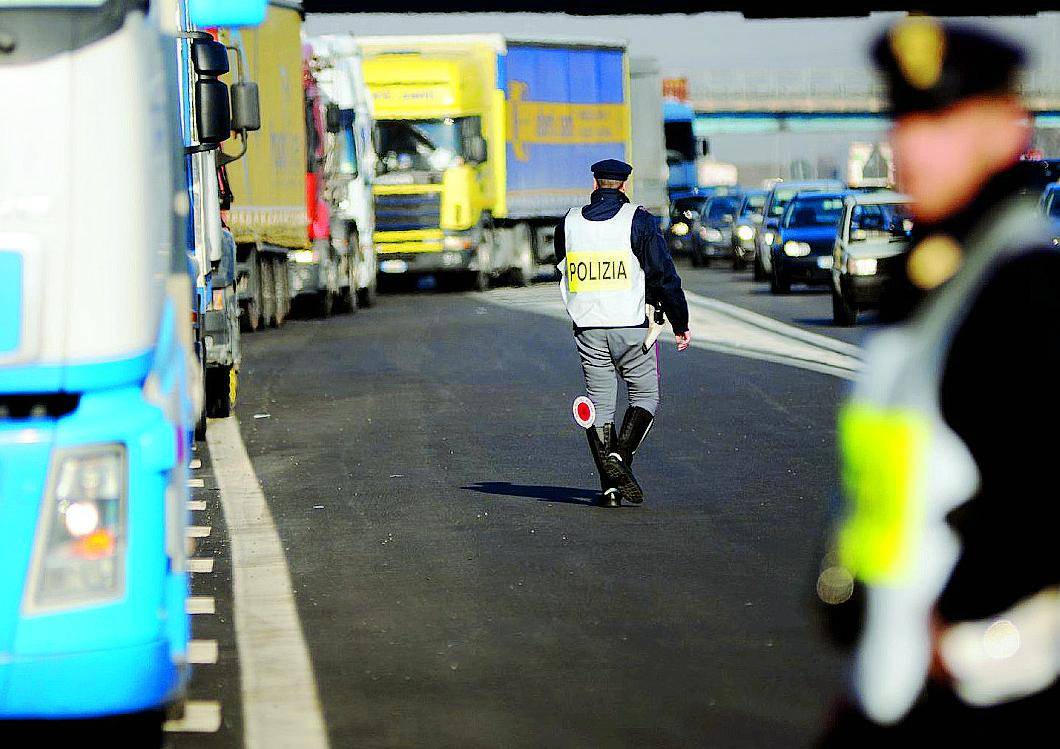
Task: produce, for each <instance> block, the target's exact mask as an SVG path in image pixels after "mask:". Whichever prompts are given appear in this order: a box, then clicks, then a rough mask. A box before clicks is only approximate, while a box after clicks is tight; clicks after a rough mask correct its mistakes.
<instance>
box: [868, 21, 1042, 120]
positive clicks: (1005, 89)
mask: <svg viewBox="0 0 1060 749" xmlns="http://www.w3.org/2000/svg"><path fill="white" fill-rule="evenodd" d="M872 57H873V60H874V61H875V63H876V65H877V66H878V67H879V68H880V70H881V72H882V73H883V77H884V80H885V81H886V83H887V87H888V89H889V93H890V100H891V112H892V113H893V114H895V115H903V114H911V113H914V112H932V111H937V110H940V109H945V108H946V107H949V106H952V105H953V104H956V103H957V102H959V101H961V100H963V99H968V98H971V97H974V96H982V95H988V94H1011V93H1015V90H1016V73H1017V72H1018V71H1019V69H1020V68H1021V67H1022V65H1023V64H1024V62H1025V59H1026V57H1025V55H1024V53H1023V50H1022V49H1020V47H1018V46H1017V45H1015V44H1013V43H1012V42H1010V41H1008V40H1007V39H1003V38H1002V37H999V36H995V35H994V34H991V33H989V32H986V31H984V30H982V29H978V28H975V27H973V26H968V25H963V24H956V23H951V22H945V23H944V22H942V21H939V20H937V19H935V18H929V17H927V16H910V17H908V18H905V19H903V20H901V21H899V22H898V23H896V24H895V25H894V26H892V27H891V28H890V29H888V30H887V31H886V32H885V33H884V34H883V35H882V36H880V37H879V39H877V40H876V43H875V44H874V45H873V48H872Z"/></svg>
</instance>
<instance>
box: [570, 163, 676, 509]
mask: <svg viewBox="0 0 1060 749" xmlns="http://www.w3.org/2000/svg"><path fill="white" fill-rule="evenodd" d="M632 171H633V167H631V166H630V165H629V164H626V163H624V162H622V161H617V160H615V159H607V160H605V161H600V162H597V163H596V164H593V166H592V172H593V177H594V188H595V189H594V190H593V193H592V195H591V196H590V198H589V201H590V202H589V204H588V205H586V206H583V207H581V208H573V209H571V210H570V212H568V213H567V215H566V217H565V218H564V219H563V221H562V222H560V225H559V226H558V227H557V228H556V259H557V261H558V267H559V269H560V271H561V278H560V292H561V294H562V295H563V301H564V304H565V305H566V307H567V312H568V314H570V317H571V320H572V321H573V322H574V338H575V341H576V342H577V345H578V354H579V355H580V357H581V363H582V372H583V374H584V375H585V389H586V391H587V393H588V396H589V399H590V400H591V401H592V402H593V405H594V406H595V407H596V417H595V421H594V423H593V425H592V426H590V427H588V428H587V429H586V430H585V431H586V434H587V436H588V439H589V449H590V451H591V453H592V456H593V460H594V462H595V463H596V468H597V471H598V472H599V474H600V485H601V490H602V494H601V498H600V503H601V504H602V505H604V506H606V507H618V506H619V505H620V504H621V500H623V499H624V500H626V501H627V502H630V503H632V504H640V503H641V502H642V501H643V500H644V493H643V491H642V489H641V487H640V484H639V483H638V481H637V479H636V477H635V476H634V475H633V470H632V466H633V455H634V453H635V452H636V451H637V448H638V447H640V444H641V443H642V442H643V441H644V437H645V436H646V435H647V434H648V430H649V429H651V426H652V423H653V422H654V419H655V409H656V408H657V407H658V405H659V372H658V357H657V355H656V351H655V347H654V346H651V347H648V348H645V345H644V344H645V339H646V335H647V333H648V327H649V325H648V316H647V314H646V306H645V305H646V303H647V302H652V303H658V304H659V305H661V307H662V309H663V310H664V312H665V314H666V316H667V317H668V318H669V319H670V324H671V326H672V327H673V330H674V333H675V335H676V337H677V350H678V351H684V350H685V349H686V348H688V344H689V341H690V340H691V338H692V334H691V333H690V332H689V330H688V305H687V303H686V302H685V294H684V291H682V290H681V279H680V278H679V277H678V275H677V270H676V269H675V268H674V263H673V259H672V258H671V257H670V252H669V250H668V249H667V247H666V240H665V239H663V236H662V234H661V233H660V232H659V229H658V225H657V223H656V221H655V219H654V218H653V217H652V216H651V214H649V213H648V212H647V211H646V210H644V208H641V207H638V206H635V205H632V204H631V203H630V202H629V199H628V198H627V197H626V196H625V194H624V193H623V189H624V187H625V183H626V180H627V179H629V175H630V173H631V172H632ZM616 371H617V374H618V375H619V376H621V377H622V379H623V380H625V382H626V386H627V388H628V390H629V408H627V409H626V413H625V416H624V417H623V419H622V427H621V429H619V430H618V431H617V432H616V431H615V424H614V422H615V406H616V403H615V402H616V400H617V397H618V380H617V378H616Z"/></svg>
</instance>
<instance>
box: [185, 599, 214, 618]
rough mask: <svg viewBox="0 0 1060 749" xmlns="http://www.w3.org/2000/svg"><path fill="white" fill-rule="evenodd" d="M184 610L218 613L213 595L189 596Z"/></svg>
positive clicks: (199, 612) (198, 612)
mask: <svg viewBox="0 0 1060 749" xmlns="http://www.w3.org/2000/svg"><path fill="white" fill-rule="evenodd" d="M184 610H185V611H187V612H188V613H189V614H193V615H194V614H216V613H217V607H216V606H215V604H214V600H213V596H188V598H187V601H186V602H185V604H184Z"/></svg>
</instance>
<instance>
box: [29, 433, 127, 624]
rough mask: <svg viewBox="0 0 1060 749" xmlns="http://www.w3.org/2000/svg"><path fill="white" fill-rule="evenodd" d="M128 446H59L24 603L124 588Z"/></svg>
mask: <svg viewBox="0 0 1060 749" xmlns="http://www.w3.org/2000/svg"><path fill="white" fill-rule="evenodd" d="M126 470H127V469H126V456H125V447H124V446H123V445H117V444H114V445H97V446H92V447H82V448H76V449H70V450H60V451H58V452H56V456H55V462H54V467H53V470H52V472H51V475H50V478H49V480H48V488H47V491H46V492H45V494H44V499H43V501H42V502H41V515H40V520H39V522H38V526H37V537H36V540H35V542H34V547H33V559H32V563H31V565H30V572H29V584H28V585H27V586H26V591H27V599H26V609H27V610H29V611H31V612H32V611H34V610H41V609H53V608H59V607H67V606H74V605H83V604H86V603H98V602H100V601H106V600H112V599H115V598H118V597H120V596H121V595H122V593H123V592H124V589H125V545H126V544H125V541H126V538H125V526H126V513H127V510H126V505H127V491H128V490H127V482H126V480H125V474H126Z"/></svg>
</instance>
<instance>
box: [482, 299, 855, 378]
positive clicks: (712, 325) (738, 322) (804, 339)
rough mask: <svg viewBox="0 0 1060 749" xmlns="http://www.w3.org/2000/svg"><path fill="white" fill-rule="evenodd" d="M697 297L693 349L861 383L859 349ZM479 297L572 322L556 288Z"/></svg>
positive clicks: (692, 303) (692, 302)
mask: <svg viewBox="0 0 1060 749" xmlns="http://www.w3.org/2000/svg"><path fill="white" fill-rule="evenodd" d="M686 294H687V292H686ZM691 297H692V298H691V299H690V304H689V327H691V328H692V347H693V348H698V349H705V350H707V351H715V352H718V353H723V354H729V355H732V356H740V357H743V358H745V359H756V360H758V361H768V362H774V363H777V364H784V365H787V366H789V367H798V368H799V369H806V370H810V371H812V372H821V373H824V374H829V375H832V376H834V377H839V378H842V379H845V380H853V379H856V377H857V373H858V371H859V370H860V368H861V366H862V364H861V361H860V359H858V358H857V357H855V356H852V355H851V353H852V352H853V351H860V349H857V347H856V346H850V345H849V344H845V343H843V342H841V341H835V340H834V339H829V338H827V337H826V336H819V335H818V334H815V333H808V332H807V331H803V330H800V329H798V328H795V327H794V326H791V325H787V324H786V323H781V322H779V321H776V320H772V318H764V316H763V315H758V314H757V313H748V315H742V314H741V315H737V314H734V313H733V312H732V310H731V309H727V308H723V306H722V303H717V304H715V302H716V301H717V300H709V302H710V303H709V304H707V303H704V300H708V298H707V297H699V296H698V295H695V294H692V295H691ZM476 298H477V299H482V300H483V301H487V302H491V303H493V304H496V305H499V306H501V307H507V308H509V309H518V310H526V311H528V312H535V313H537V314H540V315H547V316H549V317H555V318H557V319H561V320H564V321H567V322H569V319H570V318H568V317H567V312H566V310H565V309H564V308H563V302H562V300H561V299H560V296H559V292H558V291H556V288H555V286H554V285H551V284H549V285H542V286H535V287H533V288H531V289H497V290H493V291H488V292H486V293H484V294H481V295H479V296H477V297H476ZM728 306H729V307H731V306H732V305H728ZM736 309H739V308H736ZM750 315H754V316H755V317H756V318H764V319H766V320H772V322H771V323H769V324H765V323H763V322H762V321H761V320H757V319H756V320H755V321H753V322H752V321H751V320H750V319H749V316H750ZM792 331H795V332H792ZM818 339H825V340H826V341H827V342H828V345H827V346H824V345H821V343H823V342H822V341H819V340H818ZM838 349H842V350H838Z"/></svg>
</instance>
